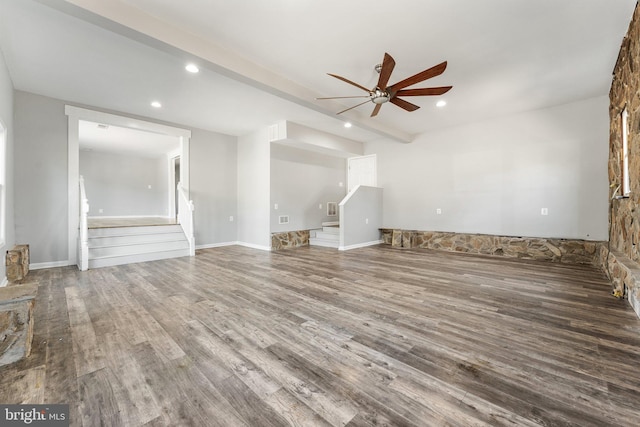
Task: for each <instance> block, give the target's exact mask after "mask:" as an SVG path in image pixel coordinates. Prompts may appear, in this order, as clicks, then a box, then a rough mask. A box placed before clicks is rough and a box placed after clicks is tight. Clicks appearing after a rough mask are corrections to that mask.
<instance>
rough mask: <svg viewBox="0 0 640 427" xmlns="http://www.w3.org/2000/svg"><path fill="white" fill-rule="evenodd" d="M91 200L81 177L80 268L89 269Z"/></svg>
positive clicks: (82, 269)
mask: <svg viewBox="0 0 640 427" xmlns="http://www.w3.org/2000/svg"><path fill="white" fill-rule="evenodd" d="M88 215H89V199H87V192H86V190H85V188H84V178H83V177H82V175H81V176H80V226H79V233H78V268H79V269H80V270H81V271H86V270H88V269H89V223H88Z"/></svg>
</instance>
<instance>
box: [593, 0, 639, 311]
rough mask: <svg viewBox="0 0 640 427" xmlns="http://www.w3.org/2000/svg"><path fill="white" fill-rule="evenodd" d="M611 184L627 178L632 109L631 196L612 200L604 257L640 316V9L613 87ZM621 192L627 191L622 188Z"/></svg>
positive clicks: (611, 275) (603, 263)
mask: <svg viewBox="0 0 640 427" xmlns="http://www.w3.org/2000/svg"><path fill="white" fill-rule="evenodd" d="M609 100H610V106H609V118H610V129H609V168H608V171H609V184H610V186H611V193H612V194H611V196H613V191H614V189H615V188H617V187H618V186H619V185H620V184H621V182H622V111H623V110H624V109H625V107H626V109H627V113H628V131H629V133H628V140H627V141H628V145H629V176H630V182H631V185H630V190H631V192H630V195H629V197H628V198H622V199H614V200H612V201H611V202H610V203H611V210H610V216H609V221H610V226H611V232H610V233H611V235H610V238H609V240H610V241H611V254H610V256H609V257H608V260H607V253H608V251H607V252H604V254H603V255H602V256H601V257H599V258H600V260H599V262H600V266H601V267H602V268H603V270H604V271H605V272H606V273H607V274H608V275H609V278H610V280H611V282H612V284H613V287H614V289H615V290H616V291H617V292H618V293H619V295H624V296H625V297H626V298H628V299H629V302H630V303H631V305H632V306H633V307H634V310H635V311H636V313H637V314H638V315H639V316H640V307H639V306H638V299H640V268H639V263H640V210H639V209H638V204H639V202H640V9H639V8H638V6H637V5H636V9H635V11H634V14H633V18H632V19H631V23H630V24H629V29H628V31H627V35H626V36H625V38H624V40H623V42H622V46H621V47H620V53H619V54H618V60H617V62H616V65H615V68H614V70H613V81H612V83H611V90H610V91H609ZM617 194H618V195H620V194H621V192H620V191H619V192H618V193H617Z"/></svg>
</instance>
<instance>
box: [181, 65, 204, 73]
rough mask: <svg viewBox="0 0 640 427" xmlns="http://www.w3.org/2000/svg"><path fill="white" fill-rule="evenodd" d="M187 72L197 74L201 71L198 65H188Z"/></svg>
mask: <svg viewBox="0 0 640 427" xmlns="http://www.w3.org/2000/svg"><path fill="white" fill-rule="evenodd" d="M184 69H185V70H187V71H188V72H190V73H194V74H195V73H197V72H198V71H200V69H199V68H198V66H197V65H196V64H187V66H186V67H184Z"/></svg>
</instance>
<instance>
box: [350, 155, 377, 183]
mask: <svg viewBox="0 0 640 427" xmlns="http://www.w3.org/2000/svg"><path fill="white" fill-rule="evenodd" d="M347 162H348V163H347V171H348V172H347V186H348V189H347V191H348V192H350V191H351V190H353V189H354V188H356V187H357V186H358V185H366V186H369V187H377V186H378V178H377V165H376V155H375V154H371V155H369V156H361V157H351V158H349V159H348V161H347Z"/></svg>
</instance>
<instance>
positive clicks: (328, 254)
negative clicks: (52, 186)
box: [0, 246, 640, 427]
mask: <svg viewBox="0 0 640 427" xmlns="http://www.w3.org/2000/svg"><path fill="white" fill-rule="evenodd" d="M30 274H31V275H32V280H36V281H38V282H39V283H40V285H39V294H38V297H37V302H36V304H37V305H36V324H35V325H36V329H35V338H34V348H33V354H32V356H31V357H30V358H29V359H27V360H25V361H22V362H19V363H18V364H14V365H11V366H9V367H5V368H4V369H2V370H0V402H3V403H20V402H30V403H69V404H70V409H71V418H72V419H71V421H72V422H71V424H72V425H85V426H97V425H116V426H119V425H122V426H142V425H146V426H164V425H168V426H182V425H185V426H186V425H202V426H260V427H262V426H286V425H293V426H329V425H331V426H345V425H346V426H349V427H355V426H536V425H541V426H582V427H584V426H637V425H640V321H639V320H638V319H637V318H636V316H635V314H634V313H633V311H632V309H631V308H630V307H629V305H628V304H627V303H626V302H625V301H620V300H616V299H614V298H613V297H611V296H610V287H609V285H608V284H607V282H606V279H605V277H604V275H603V274H602V273H600V272H599V271H597V270H595V269H593V268H591V267H587V266H567V265H560V264H549V263H540V262H526V261H524V262H523V261H516V260H510V259H504V258H490V257H482V256H473V255H465V254H452V253H445V252H437V251H427V250H399V249H393V248H391V247H389V246H378V247H370V248H364V249H357V250H353V251H348V252H338V251H335V250H332V249H325V248H317V247H313V248H308V247H307V248H299V249H292V250H286V251H280V252H271V253H269V252H263V251H257V250H253V249H248V248H243V247H236V246H233V247H225V248H216V249H206V250H202V251H198V254H197V257H195V258H178V259H172V260H164V261H154V262H148V263H141V264H131V265H128V266H117V267H108V268H102V269H96V270H89V271H86V272H80V271H77V270H76V269H75V268H58V269H48V270H39V271H34V272H32V273H30Z"/></svg>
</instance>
